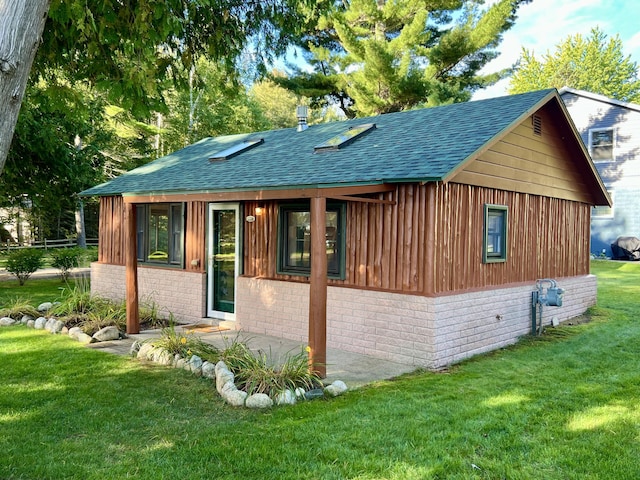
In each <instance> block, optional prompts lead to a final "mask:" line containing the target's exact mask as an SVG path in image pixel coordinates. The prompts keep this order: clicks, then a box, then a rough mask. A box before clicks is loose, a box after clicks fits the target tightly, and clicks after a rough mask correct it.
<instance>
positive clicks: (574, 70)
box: [509, 28, 640, 102]
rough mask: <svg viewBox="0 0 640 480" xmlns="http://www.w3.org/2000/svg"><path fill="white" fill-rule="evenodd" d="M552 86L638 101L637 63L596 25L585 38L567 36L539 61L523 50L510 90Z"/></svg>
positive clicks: (516, 91) (532, 53)
mask: <svg viewBox="0 0 640 480" xmlns="http://www.w3.org/2000/svg"><path fill="white" fill-rule="evenodd" d="M552 87H555V88H558V89H559V88H562V87H571V88H576V89H579V90H587V91H589V92H593V93H599V94H601V95H604V96H607V97H611V98H615V99H617V100H621V101H625V102H640V80H639V79H638V66H637V65H636V63H635V62H632V61H631V59H630V57H628V56H627V57H625V56H624V54H623V52H622V42H621V40H620V37H618V36H617V35H616V36H615V37H613V38H610V39H608V40H607V35H606V34H604V33H603V32H602V31H601V30H600V29H598V28H594V29H592V30H591V34H590V35H589V36H587V37H586V38H585V37H583V36H582V35H580V34H577V35H570V36H568V37H567V38H566V39H565V40H563V41H562V42H560V43H559V44H558V45H556V50H555V52H554V53H549V52H547V54H545V55H543V57H542V60H538V59H537V58H536V57H535V54H534V52H533V51H529V50H526V49H524V50H523V51H522V55H521V57H520V60H519V66H518V68H517V69H516V71H515V73H514V75H513V76H512V77H511V82H510V88H509V91H510V93H521V92H528V91H532V90H540V89H543V88H552Z"/></svg>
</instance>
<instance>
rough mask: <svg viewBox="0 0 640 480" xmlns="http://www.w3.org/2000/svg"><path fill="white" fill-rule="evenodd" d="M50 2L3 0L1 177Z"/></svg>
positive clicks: (0, 26)
mask: <svg viewBox="0 0 640 480" xmlns="http://www.w3.org/2000/svg"><path fill="white" fill-rule="evenodd" d="M49 3H50V0H0V174H2V170H3V168H4V164H5V162H6V160H7V154H8V153H9V146H10V145H11V138H12V137H13V132H14V130H15V127H16V121H17V120H18V113H19V112H20V105H21V104H22V97H23V96H24V90H25V88H26V86H27V80H28V79H29V72H30V70H31V65H32V64H33V58H34V57H35V54H36V50H37V49H38V44H39V43H40V37H41V36H42V31H43V30H44V24H45V21H46V19H47V12H48V11H49Z"/></svg>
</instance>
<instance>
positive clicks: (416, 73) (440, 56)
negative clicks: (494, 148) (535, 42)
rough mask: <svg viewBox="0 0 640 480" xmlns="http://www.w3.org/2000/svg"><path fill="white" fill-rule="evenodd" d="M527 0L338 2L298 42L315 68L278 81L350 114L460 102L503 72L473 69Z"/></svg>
mask: <svg viewBox="0 0 640 480" xmlns="http://www.w3.org/2000/svg"><path fill="white" fill-rule="evenodd" d="M527 1H528V0H520V1H518V0H501V1H498V2H496V3H494V4H493V5H492V6H491V7H489V8H488V9H482V7H481V6H480V4H481V2H477V1H474V0H435V1H433V0H431V1H428V0H396V1H385V0H352V1H351V2H336V3H335V4H334V7H333V9H332V10H331V11H330V12H329V13H327V14H324V15H322V16H320V18H319V20H318V23H317V29H316V31H315V32H314V33H313V35H309V36H307V37H305V38H304V43H303V44H302V45H301V47H302V48H303V49H304V50H305V54H304V55H305V59H306V60H307V61H308V63H309V64H310V65H311V66H312V68H313V72H312V73H306V72H304V71H302V70H301V69H299V68H298V69H295V74H294V75H293V76H292V77H291V78H289V79H288V80H282V79H280V80H276V81H278V82H279V83H281V84H282V85H284V86H286V87H287V88H290V89H292V90H294V91H296V93H298V94H301V95H305V96H307V97H310V98H312V99H314V102H315V104H324V103H326V102H331V103H335V104H338V105H339V106H340V107H341V108H342V110H343V111H344V112H345V114H346V115H347V116H348V117H350V118H353V117H355V116H367V115H375V114H380V113H387V112H395V111H399V110H405V109H410V108H413V107H416V106H419V105H422V106H434V105H440V104H445V103H453V102H461V101H466V100H469V98H470V97H471V94H472V93H473V92H474V91H475V90H477V89H479V88H482V87H485V86H487V85H490V84H492V83H494V82H496V81H497V80H498V79H500V78H502V77H503V76H504V75H505V74H506V72H504V71H502V72H497V73H493V74H486V75H485V74H480V73H479V72H480V70H481V69H482V67H484V66H485V65H486V64H487V63H488V62H489V61H490V60H492V59H494V58H495V57H496V56H497V52H496V51H495V48H496V47H497V46H498V44H499V43H500V41H501V37H502V34H503V33H504V32H505V31H506V30H508V29H509V28H510V27H511V26H512V25H513V22H514V20H515V14H516V11H517V9H518V7H519V6H520V5H521V4H523V3H526V2H527Z"/></svg>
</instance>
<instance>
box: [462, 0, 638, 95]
mask: <svg viewBox="0 0 640 480" xmlns="http://www.w3.org/2000/svg"><path fill="white" fill-rule="evenodd" d="M596 26H598V27H599V28H600V30H602V31H603V32H604V33H606V34H607V35H608V36H609V37H614V36H615V35H616V34H617V35H618V36H619V37H620V39H621V40H622V44H623V46H624V53H625V55H630V56H631V59H632V61H634V62H636V63H637V64H638V65H639V66H640V0H533V1H532V2H531V3H529V4H527V5H524V6H522V7H520V9H519V13H518V19H517V20H516V23H515V25H514V27H513V28H512V29H511V30H509V31H508V32H507V33H506V34H505V35H504V37H503V41H502V43H501V44H500V46H499V47H498V50H499V51H500V52H501V55H500V57H498V58H497V59H495V60H494V61H493V62H492V63H491V64H490V65H488V68H489V70H488V71H496V70H500V69H502V68H507V67H509V66H511V65H512V64H513V63H515V61H516V60H517V59H518V57H519V56H520V53H521V51H522V48H523V47H524V48H526V49H528V50H533V51H534V53H535V55H536V56H537V57H538V58H540V57H542V55H544V54H545V53H547V52H549V51H550V52H553V51H555V47H556V45H557V44H558V43H560V42H562V41H563V40H564V39H565V38H566V37H568V36H569V35H575V34H577V33H580V34H582V35H588V34H589V32H590V31H591V29H592V28H593V27H596ZM508 86H509V81H508V80H503V81H501V82H498V83H497V84H496V85H494V86H493V87H489V88H488V89H485V90H483V91H481V92H477V93H476V95H474V97H473V98H474V99H480V98H488V97H495V96H500V95H506V93H507V88H508Z"/></svg>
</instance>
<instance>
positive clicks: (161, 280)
mask: <svg viewBox="0 0 640 480" xmlns="http://www.w3.org/2000/svg"><path fill="white" fill-rule="evenodd" d="M206 285H207V282H206V275H205V274H204V273H194V272H186V271H184V270H171V269H168V268H166V269H158V268H144V267H140V266H138V291H139V294H138V295H139V301H140V303H151V302H155V303H156V305H158V306H159V307H160V309H161V313H162V314H164V315H165V316H168V315H169V313H173V315H174V316H175V317H176V319H177V320H178V321H180V322H187V323H194V322H199V321H201V320H202V318H203V317H204V316H205V314H206V312H205V308H206ZM125 289H126V282H125V267H123V266H120V265H107V264H103V263H97V262H96V263H92V264H91V293H93V294H96V295H100V296H102V297H106V298H110V299H113V300H117V301H118V300H123V299H124V298H125Z"/></svg>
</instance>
